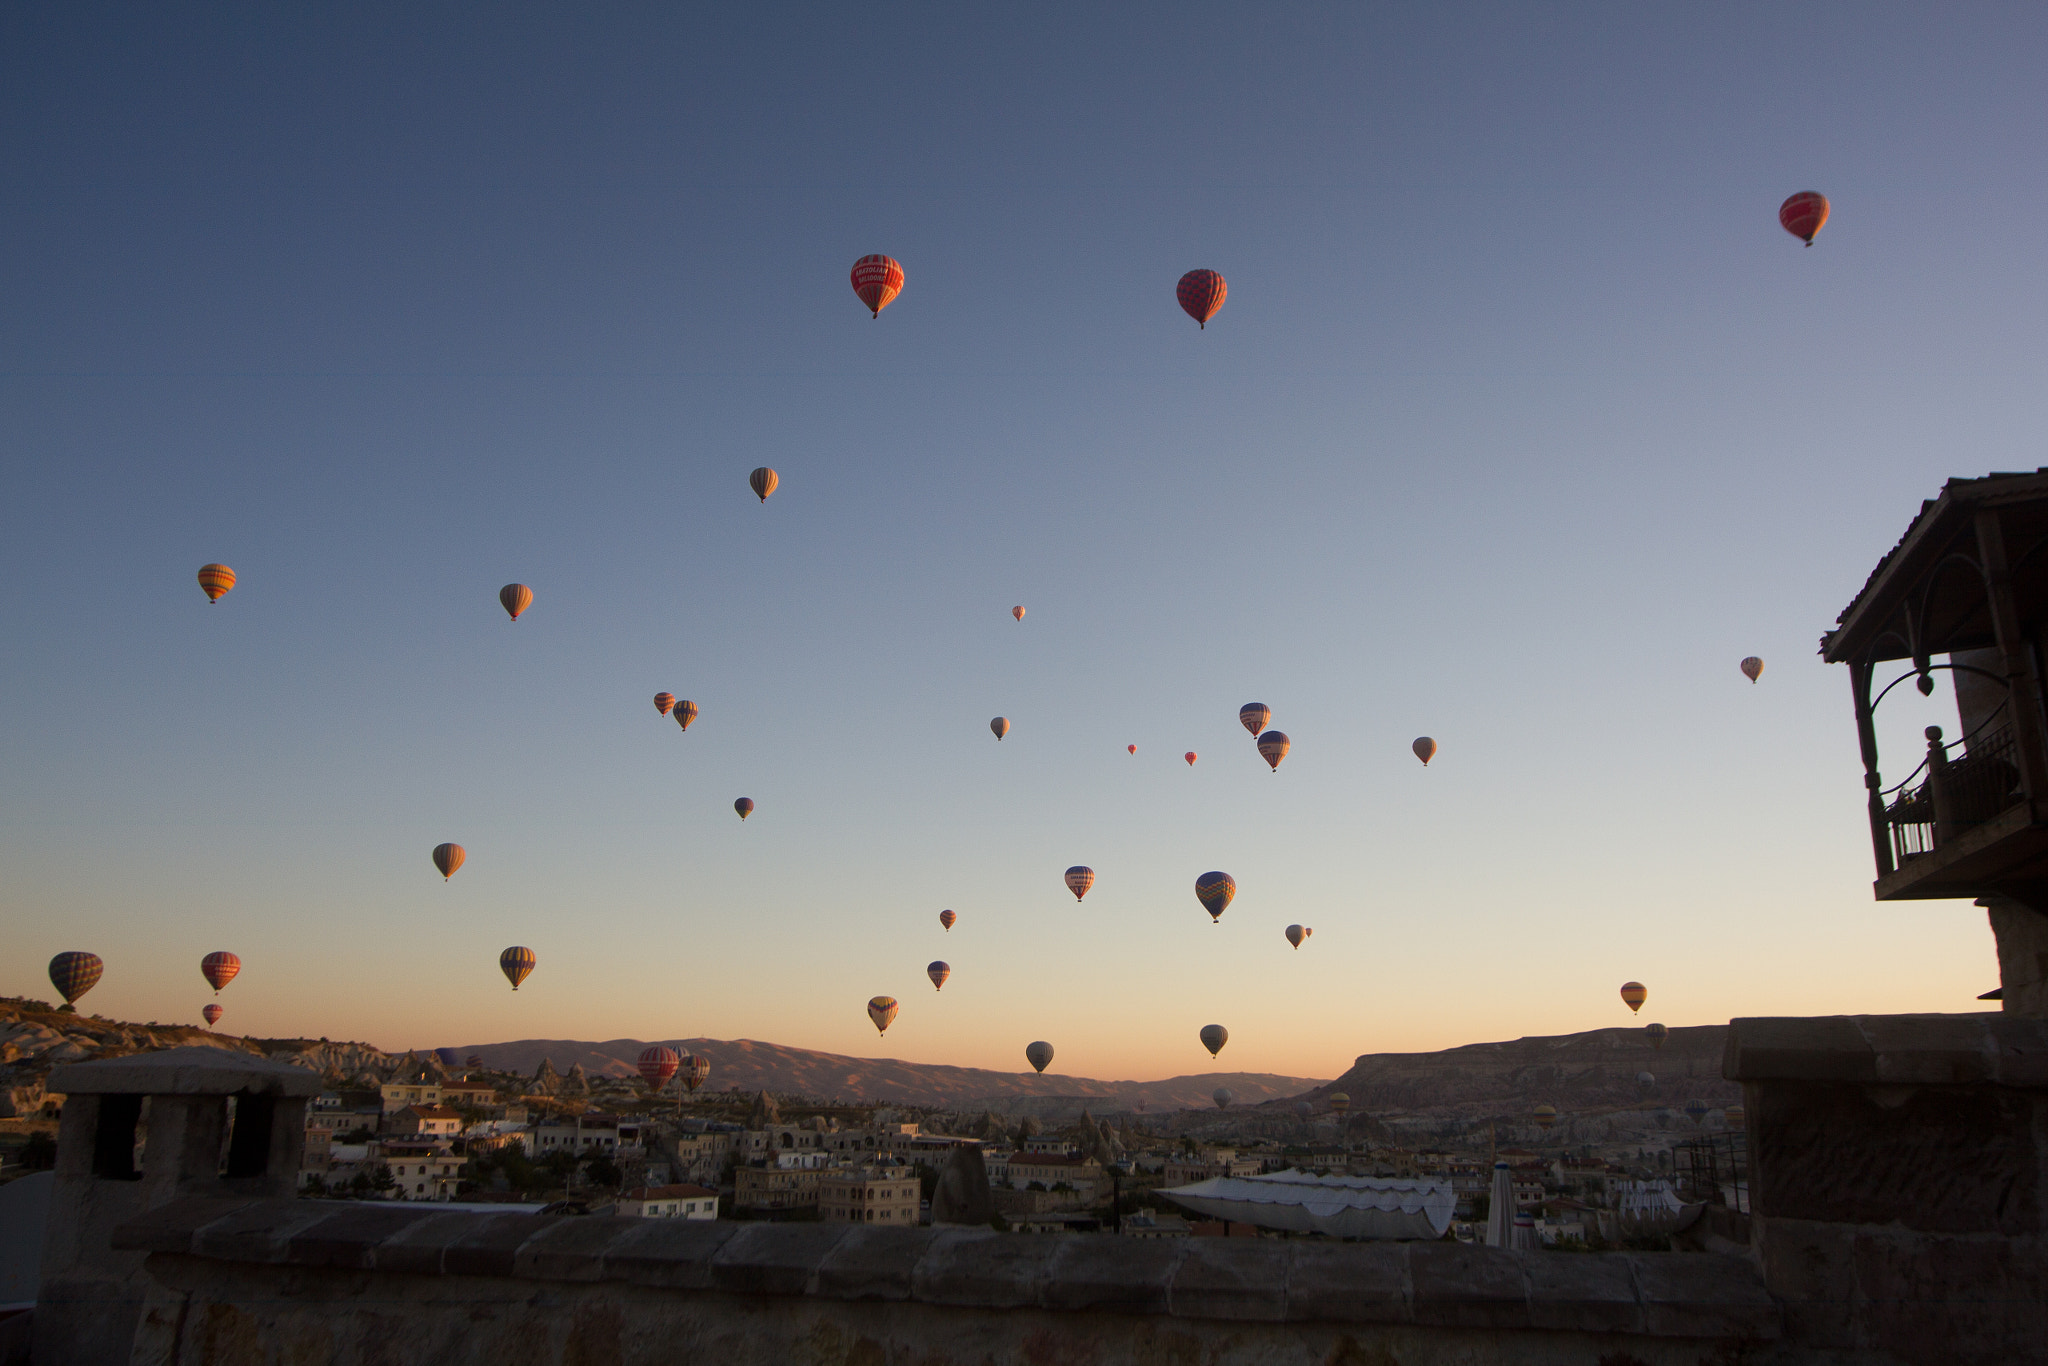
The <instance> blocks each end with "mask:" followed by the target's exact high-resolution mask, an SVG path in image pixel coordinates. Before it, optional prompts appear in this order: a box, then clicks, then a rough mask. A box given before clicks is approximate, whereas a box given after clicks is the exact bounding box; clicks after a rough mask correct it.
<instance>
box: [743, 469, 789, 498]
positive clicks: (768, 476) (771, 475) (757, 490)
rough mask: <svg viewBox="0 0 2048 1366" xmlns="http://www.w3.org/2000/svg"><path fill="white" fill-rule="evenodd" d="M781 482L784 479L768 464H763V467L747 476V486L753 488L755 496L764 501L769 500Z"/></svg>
mask: <svg viewBox="0 0 2048 1366" xmlns="http://www.w3.org/2000/svg"><path fill="white" fill-rule="evenodd" d="M781 482H782V480H781V479H780V478H778V477H777V476H776V473H775V471H774V470H771V469H769V468H768V467H767V466H766V465H763V466H761V468H759V469H757V470H755V471H754V472H753V473H752V474H750V475H748V476H747V487H748V488H750V489H752V490H753V491H754V496H755V497H756V498H759V499H760V500H761V501H762V502H764V503H765V502H767V501H768V495H769V494H771V493H773V492H775V486H776V485H777V484H779V483H781Z"/></svg>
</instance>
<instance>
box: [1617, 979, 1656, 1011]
mask: <svg viewBox="0 0 2048 1366" xmlns="http://www.w3.org/2000/svg"><path fill="white" fill-rule="evenodd" d="M1621 999H1622V1001H1623V1002H1624V1003H1625V1004H1626V1005H1627V1006H1628V1008H1629V1009H1630V1010H1641V1009H1642V1008H1643V1002H1645V1001H1647V1000H1649V999H1650V989H1649V988H1648V987H1646V986H1644V985H1643V984H1642V983H1641V982H1623V983H1622V984H1621Z"/></svg>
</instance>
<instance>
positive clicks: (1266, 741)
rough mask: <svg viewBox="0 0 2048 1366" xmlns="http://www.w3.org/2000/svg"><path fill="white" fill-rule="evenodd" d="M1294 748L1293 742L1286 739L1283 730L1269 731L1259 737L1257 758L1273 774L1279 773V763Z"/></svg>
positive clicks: (1285, 733)
mask: <svg viewBox="0 0 2048 1366" xmlns="http://www.w3.org/2000/svg"><path fill="white" fill-rule="evenodd" d="M1292 748H1294V742H1293V741H1292V740H1289V739H1288V738H1287V732H1286V731H1284V730H1269V731H1267V732H1266V733H1265V734H1264V735H1261V736H1260V737H1259V757H1260V758H1261V759H1264V760H1265V761H1266V763H1267V765H1268V766H1269V767H1270V768H1271V769H1272V770H1273V771H1274V772H1275V773H1278V772H1279V771H1280V761H1281V760H1282V759H1285V758H1286V757H1287V751H1288V750H1290V749H1292Z"/></svg>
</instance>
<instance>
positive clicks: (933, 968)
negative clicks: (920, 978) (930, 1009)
mask: <svg viewBox="0 0 2048 1366" xmlns="http://www.w3.org/2000/svg"><path fill="white" fill-rule="evenodd" d="M924 975H925V976H927V977H929V978H931V979H932V990H933V991H937V990H939V988H941V987H943V986H945V985H946V979H947V978H948V977H951V976H952V975H953V966H952V964H950V963H941V962H938V961H936V960H935V961H933V962H931V963H928V964H926V966H925V970H924Z"/></svg>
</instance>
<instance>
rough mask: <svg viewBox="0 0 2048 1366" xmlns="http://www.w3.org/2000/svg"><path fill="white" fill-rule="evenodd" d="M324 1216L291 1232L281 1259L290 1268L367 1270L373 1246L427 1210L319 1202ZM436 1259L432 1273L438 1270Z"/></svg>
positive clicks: (372, 1262)
mask: <svg viewBox="0 0 2048 1366" xmlns="http://www.w3.org/2000/svg"><path fill="white" fill-rule="evenodd" d="M320 1203H321V1204H322V1205H324V1206H325V1208H326V1210H327V1217H326V1218H324V1219H321V1220H319V1221H318V1222H317V1223H313V1224H309V1225H308V1226H306V1227H305V1228H302V1229H300V1230H299V1231H298V1232H296V1233H294V1234H293V1235H292V1236H291V1238H290V1239H289V1240H288V1241H287V1244H286V1246H285V1254H284V1260H285V1261H286V1262H287V1263H289V1264H291V1265H293V1266H328V1267H335V1268H338V1269H343V1270H354V1271H367V1270H368V1269H369V1268H371V1267H372V1266H374V1265H376V1251H377V1245H378V1244H379V1243H381V1242H383V1241H384V1240H385V1239H386V1238H390V1237H393V1236H395V1235H396V1234H398V1233H400V1232H402V1231H403V1230H405V1229H408V1228H411V1227H412V1226H413V1225H414V1224H417V1223H419V1222H420V1221H422V1220H424V1219H432V1218H433V1217H435V1215H434V1211H433V1210H431V1209H420V1208H418V1207H417V1206H410V1205H357V1204H347V1203H343V1202H341V1201H333V1202H327V1201H322V1202H320ZM439 1269H440V1266H439V1263H438V1260H437V1262H436V1265H435V1270H437V1271H438V1270H439Z"/></svg>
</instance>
